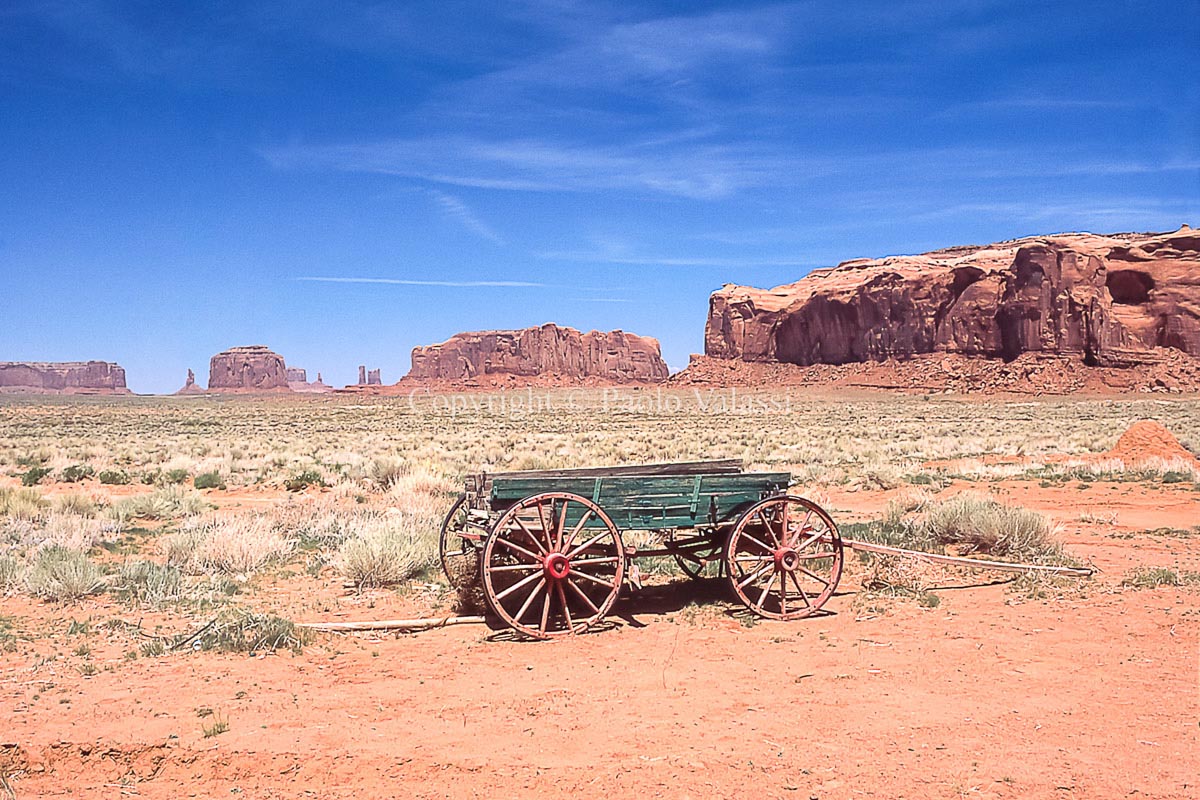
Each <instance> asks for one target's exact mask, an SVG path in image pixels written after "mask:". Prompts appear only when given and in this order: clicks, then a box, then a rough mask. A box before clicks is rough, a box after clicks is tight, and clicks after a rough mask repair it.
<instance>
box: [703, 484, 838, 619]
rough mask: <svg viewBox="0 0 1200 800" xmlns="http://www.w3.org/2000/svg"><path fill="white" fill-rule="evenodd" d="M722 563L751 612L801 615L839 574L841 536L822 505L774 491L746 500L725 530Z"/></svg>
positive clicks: (820, 601) (818, 602)
mask: <svg viewBox="0 0 1200 800" xmlns="http://www.w3.org/2000/svg"><path fill="white" fill-rule="evenodd" d="M725 569H726V574H727V575H728V576H729V584H730V586H732V587H733V591H734V593H735V594H736V595H737V597H738V599H739V600H741V601H742V603H744V604H745V605H746V607H747V608H749V609H750V610H751V611H753V612H754V613H755V614H758V615H759V616H762V617H770V618H771V619H800V618H801V617H807V616H809V615H810V614H814V613H816V612H817V611H818V610H820V608H821V606H823V605H825V601H826V600H828V599H829V598H830V597H831V596H832V595H833V591H834V589H835V588H837V584H838V581H839V580H840V579H841V577H842V537H841V536H840V535H838V531H837V526H835V525H834V524H833V520H832V519H831V518H830V516H829V515H828V514H827V513H825V511H824V510H823V509H822V508H821V507H820V506H818V505H817V504H816V503H813V502H811V501H809V500H805V499H804V498H803V497H792V496H790V495H779V496H777V497H770V498H767V499H766V500H763V501H761V502H759V503H756V504H755V505H753V506H751V507H750V509H749V510H748V511H746V513H744V514H743V515H742V516H741V518H740V519H738V521H737V524H736V525H735V526H734V528H733V530H732V531H731V532H730V534H729V544H728V546H727V548H726V550H725Z"/></svg>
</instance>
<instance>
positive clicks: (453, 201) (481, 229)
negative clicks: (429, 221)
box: [429, 189, 506, 245]
mask: <svg viewBox="0 0 1200 800" xmlns="http://www.w3.org/2000/svg"><path fill="white" fill-rule="evenodd" d="M429 194H430V195H431V196H432V197H433V199H434V201H435V202H436V203H437V204H438V207H439V208H440V209H441V210H442V213H443V214H445V215H446V216H447V217H449V218H450V219H452V220H454V221H455V222H458V223H459V224H461V225H462V226H463V227H464V228H466V229H467V230H469V231H471V232H472V233H474V234H476V235H477V236H479V237H480V238H482V239H487V240H488V241H489V242H491V243H492V244H497V245H503V244H506V242H505V241H504V237H502V236H501V235H500V234H498V233H496V231H495V230H493V229H492V227H491V226H490V225H488V224H487V223H486V222H484V221H483V220H481V219H480V218H479V217H478V216H477V215H476V214H475V212H474V211H472V210H471V208H470V206H468V205H467V204H466V203H464V202H463V201H462V200H460V199H459V198H457V197H455V196H454V195H452V194H447V193H446V192H443V191H440V190H438V189H430V190H429Z"/></svg>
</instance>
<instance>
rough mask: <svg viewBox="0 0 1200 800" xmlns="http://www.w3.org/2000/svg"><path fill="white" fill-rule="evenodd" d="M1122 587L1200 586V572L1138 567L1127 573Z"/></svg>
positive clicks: (1122, 581)
mask: <svg viewBox="0 0 1200 800" xmlns="http://www.w3.org/2000/svg"><path fill="white" fill-rule="evenodd" d="M1121 585H1122V586H1128V587H1130V588H1132V589H1157V588H1158V587H1159V586H1189V585H1191V586H1194V585H1200V572H1176V571H1175V570H1173V569H1171V568H1170V567H1139V568H1137V569H1135V570H1133V571H1132V572H1129V573H1128V574H1127V575H1126V576H1125V577H1124V578H1123V579H1122V580H1121Z"/></svg>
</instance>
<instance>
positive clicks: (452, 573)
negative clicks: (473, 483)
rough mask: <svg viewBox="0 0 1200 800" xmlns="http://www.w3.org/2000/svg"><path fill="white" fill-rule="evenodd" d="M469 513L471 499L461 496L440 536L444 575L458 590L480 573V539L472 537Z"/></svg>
mask: <svg viewBox="0 0 1200 800" xmlns="http://www.w3.org/2000/svg"><path fill="white" fill-rule="evenodd" d="M469 513H470V504H469V503H468V502H467V496H466V495H465V494H460V495H459V496H458V499H457V500H455V501H454V505H453V506H451V507H450V510H449V511H448V512H446V516H445V517H444V518H443V519H442V530H441V534H440V536H439V537H438V558H439V559H440V561H441V562H442V572H443V573H444V574H445V575H446V580H447V581H449V582H450V585H451V586H454V587H456V588H462V587H464V586H467V585H469V584H470V583H471V582H472V581H473V580H474V578H475V576H476V575H477V574H478V571H479V561H478V558H479V539H480V537H479V536H478V535H475V536H474V537H473V538H469V537H468V531H469V530H470V529H469V528H468V525H467V519H468V514H469Z"/></svg>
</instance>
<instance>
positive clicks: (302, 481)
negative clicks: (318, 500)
mask: <svg viewBox="0 0 1200 800" xmlns="http://www.w3.org/2000/svg"><path fill="white" fill-rule="evenodd" d="M283 486H284V488H285V489H287V490H288V491H289V492H300V491H303V490H305V489H307V488H308V487H309V486H325V477H324V476H323V475H322V474H321V473H320V472H317V471H316V470H315V469H306V470H304V471H303V472H297V473H296V474H295V475H293V476H292V477H290V478H288V479H287V480H285V481H284V482H283Z"/></svg>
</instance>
